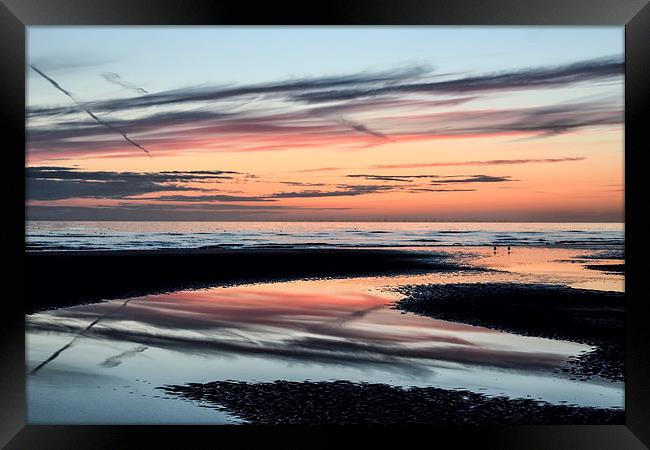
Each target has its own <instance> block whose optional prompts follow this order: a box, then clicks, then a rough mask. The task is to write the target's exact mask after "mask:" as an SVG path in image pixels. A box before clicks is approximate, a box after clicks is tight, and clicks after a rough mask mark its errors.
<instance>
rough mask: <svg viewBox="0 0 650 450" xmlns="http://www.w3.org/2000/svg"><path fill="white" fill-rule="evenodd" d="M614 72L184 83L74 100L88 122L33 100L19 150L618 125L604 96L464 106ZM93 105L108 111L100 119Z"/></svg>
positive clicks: (278, 142)
mask: <svg viewBox="0 0 650 450" xmlns="http://www.w3.org/2000/svg"><path fill="white" fill-rule="evenodd" d="M622 75H623V61H622V59H621V58H619V57H613V58H605V59H597V60H589V61H582V62H577V63H574V64H568V65H564V66H557V67H541V68H530V69H523V70H518V71H509V72H503V73H498V74H483V75H461V76H455V77H451V78H450V77H449V76H444V77H440V76H438V77H434V76H433V75H432V73H431V72H430V71H429V69H427V68H422V67H407V68H405V69H399V70H392V71H386V72H378V73H369V72H364V73H359V74H351V75H341V76H328V77H320V78H310V79H298V80H288V81H280V82H269V83H262V84H255V85H244V86H226V87H224V86H216V87H214V86H208V87H194V88H183V89H177V90H173V91H165V92H158V93H153V94H148V95H144V96H136V97H131V98H119V99H111V100H104V101H96V102H89V103H84V104H78V108H79V107H81V108H82V110H83V111H85V112H86V113H87V114H88V115H90V117H91V118H93V120H94V122H95V123H88V122H84V121H83V120H81V119H80V118H79V109H78V108H71V107H39V106H35V107H31V108H30V109H29V110H28V127H27V138H28V148H29V151H30V153H31V154H32V155H51V154H52V153H54V154H55V155H56V156H59V157H60V156H66V155H68V156H75V155H83V156H87V157H93V156H95V157H99V156H102V155H104V154H111V155H115V154H116V152H122V153H119V154H120V155H121V156H128V153H126V152H124V151H123V147H124V146H123V144H120V143H119V142H114V141H111V140H110V136H111V135H112V134H115V132H118V133H119V134H120V135H122V137H123V138H124V139H125V141H126V142H127V143H130V144H133V145H138V144H134V143H133V142H131V141H130V138H129V137H128V136H127V135H137V136H138V140H139V141H140V142H142V143H144V144H145V145H147V146H155V147H156V153H157V154H159V155H166V154H177V153H178V152H181V151H182V152H186V151H187V149H192V151H214V152H219V151H237V152H248V151H277V150H287V149H292V148H305V147H315V146H321V147H326V148H336V147H347V148H365V147H368V146H370V145H376V144H385V143H389V142H393V141H396V142H401V141H410V140H428V139H441V138H450V137H481V136H506V137H508V138H509V139H512V137H513V135H514V137H517V136H519V137H524V138H529V137H536V138H544V137H551V136H556V135H560V134H563V133H569V132H573V131H576V130H580V129H582V128H586V127H597V126H612V125H620V124H621V123H622V121H623V105H622V103H621V102H620V99H619V100H616V99H615V98H613V97H612V98H609V99H605V100H602V99H601V100H598V101H596V100H589V99H587V100H584V101H581V102H570V103H559V104H556V105H541V106H527V107H518V108H498V109H486V108H485V106H483V107H480V108H474V109H470V108H469V107H470V106H471V105H472V104H473V103H474V102H475V101H476V100H478V99H480V98H482V97H483V96H486V95H488V94H490V93H494V92H505V91H511V90H521V89H537V88H544V89H550V88H562V87H567V86H572V85H574V84H578V83H601V82H617V83H620V82H622ZM442 78H444V79H442ZM52 81H53V80H52ZM63 92H65V93H66V95H68V94H69V92H67V91H63ZM468 94H471V95H468ZM252 98H254V99H255V101H250V99H252ZM233 102H234V103H233ZM459 108H460V109H459ZM95 112H97V113H111V116H112V117H111V123H110V124H108V123H107V122H106V121H104V120H102V119H100V118H99V117H98V116H97V115H96V114H95ZM97 119H99V120H97ZM341 125H343V127H342V126H341ZM369 138H372V140H369Z"/></svg>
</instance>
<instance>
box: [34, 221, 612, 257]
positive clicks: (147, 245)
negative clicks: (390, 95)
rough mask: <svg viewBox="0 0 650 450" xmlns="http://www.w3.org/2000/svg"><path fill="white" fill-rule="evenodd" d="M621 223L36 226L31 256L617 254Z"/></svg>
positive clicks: (147, 223)
mask: <svg viewBox="0 0 650 450" xmlns="http://www.w3.org/2000/svg"><path fill="white" fill-rule="evenodd" d="M623 242H624V225H623V224H621V223H462V222H459V223H431V222H427V223H417V222H406V223H404V222H400V223H391V222H367V223H364V222H355V223H345V222H40V221H29V222H27V225H26V247H27V248H28V249H30V250H49V251H57V250H97V249H100V250H133V249H163V248H198V247H207V246H223V247H235V248H240V247H246V248H248V247H260V246H295V247H341V246H345V247H347V246H352V247H367V246H372V247H398V246H416V245H417V246H431V245H444V246H449V245H464V246H466V245H499V246H507V245H516V246H519V247H521V246H570V247H590V248H598V247H603V248H607V247H610V246H622V244H623Z"/></svg>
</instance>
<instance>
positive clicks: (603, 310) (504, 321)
mask: <svg viewBox="0 0 650 450" xmlns="http://www.w3.org/2000/svg"><path fill="white" fill-rule="evenodd" d="M398 291H399V292H401V293H403V294H405V295H406V296H407V297H406V298H404V299H402V300H399V301H397V302H396V303H395V305H394V307H395V308H396V309H400V310H403V311H408V312H413V313H416V314H419V315H424V316H429V317H434V318H436V319H442V320H449V321H453V322H461V323H466V324H470V325H478V326H482V327H487V328H493V329H497V330H500V331H507V332H512V333H516V334H521V335H524V336H537V337H545V338H551V339H562V340H568V341H573V342H579V343H583V344H588V345H592V346H594V347H596V350H594V351H592V352H589V353H586V354H585V355H581V356H579V357H578V358H576V359H574V360H573V361H572V362H571V364H569V366H568V367H566V368H565V370H566V371H568V372H570V373H572V374H575V376H576V377H578V378H588V377H593V376H600V377H602V378H605V379H609V380H612V381H622V380H623V379H624V372H623V365H624V361H625V353H624V352H625V330H624V318H625V294H624V293H621V292H606V291H595V290H589V289H575V288H570V287H566V286H561V285H547V284H515V283H459V284H440V285H421V286H404V287H400V288H398Z"/></svg>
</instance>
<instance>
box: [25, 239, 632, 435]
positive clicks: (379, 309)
mask: <svg viewBox="0 0 650 450" xmlns="http://www.w3.org/2000/svg"><path fill="white" fill-rule="evenodd" d="M458 252H459V254H463V255H464V256H463V257H464V258H468V259H469V260H470V261H473V262H474V263H475V264H478V265H483V266H486V267H492V268H498V269H499V270H500V271H494V272H470V271H466V272H456V273H452V274H449V273H448V274H430V275H414V276H399V277H372V278H351V279H335V280H305V281H294V282H282V283H270V284H259V285H242V286H235V287H216V288H212V289H207V290H197V291H182V292H176V293H171V294H164V295H150V296H146V297H140V298H134V299H132V300H131V301H130V302H129V303H128V305H126V306H123V305H124V301H109V302H103V303H97V304H91V305H83V306H77V307H72V308H65V309H59V310H53V311H48V312H42V313H38V314H33V315H31V316H29V317H28V325H29V332H28V346H27V350H28V354H27V364H28V370H32V369H33V368H35V367H37V366H38V365H39V364H42V363H43V361H46V360H47V359H48V358H51V356H52V355H53V354H56V357H55V358H53V359H52V360H51V361H50V362H49V363H48V364H47V365H46V366H44V367H42V369H41V370H39V371H38V372H37V373H36V374H34V375H32V376H30V377H29V378H28V418H29V422H30V423H229V422H236V420H235V419H234V418H232V417H230V416H229V415H228V414H227V413H225V412H223V411H216V410H213V409H209V408H197V407H196V405H194V404H192V403H189V402H185V401H183V400H178V399H172V398H165V395H164V394H161V393H160V391H158V390H155V389H154V388H155V387H156V386H160V385H163V384H184V383H188V382H201V381H214V380H243V381H273V380H277V379H283V380H295V381H304V380H312V381H325V380H337V379H345V380H351V381H357V382H360V381H367V382H378V383H387V384H391V385H399V386H435V387H442V388H447V389H467V390H472V391H475V392H479V393H484V394H487V395H499V394H503V395H507V396H510V397H513V398H536V399H543V400H545V401H548V402H551V403H569V404H577V405H585V406H596V407H622V405H623V384H622V383H612V382H608V381H604V380H601V379H598V378H596V379H592V380H588V381H579V380H573V379H570V378H569V377H570V376H569V375H565V374H564V373H562V372H561V371H560V370H559V369H561V367H563V365H564V364H565V363H566V362H567V360H568V359H569V358H570V357H572V356H576V355H579V354H580V353H582V352H586V351H590V350H591V349H592V348H591V347H589V346H586V345H582V344H576V343H571V342H566V341H557V340H550V339H541V338H534V337H523V336H518V335H513V334H509V333H502V332H497V331H494V330H490V329H486V328H480V327H474V326H469V325H464V324H459V323H452V322H446V321H441V320H434V319H431V318H427V317H420V316H415V315H412V314H404V313H401V312H400V311H397V310H395V309H392V308H391V303H392V302H394V301H395V300H397V299H398V298H400V296H399V294H397V293H396V292H395V291H394V290H393V289H392V288H394V287H395V286H398V285H406V284H428V283H449V282H485V281H499V280H510V281H523V280H528V279H535V280H537V281H540V280H542V281H544V280H546V278H547V277H552V279H553V281H554V282H556V283H557V282H565V283H568V284H580V283H584V282H591V283H595V284H599V283H600V285H602V286H606V287H609V288H611V286H615V287H616V286H621V287H622V276H619V275H611V274H607V273H601V272H598V271H587V270H586V269H584V268H581V267H580V266H579V265H576V264H575V263H572V262H570V261H568V260H570V259H571V257H575V254H576V253H580V252H578V251H573V253H571V254H568V253H567V250H557V249H556V250H550V249H549V250H546V249H526V253H525V254H523V255H522V254H519V255H509V256H508V255H497V256H494V255H490V253H489V252H486V251H484V250H481V249H479V250H477V249H472V250H471V251H468V252H465V253H462V252H463V249H459V250H458ZM472 252H473V253H472ZM583 252H584V251H583ZM569 253H570V252H569ZM506 258H510V259H509V260H508V259H506ZM520 258H523V259H524V260H525V261H521V260H520ZM526 265H527V266H528V267H529V270H528V271H526V270H522V267H523V266H526ZM97 319H99V320H98V321H97V322H96V323H95V324H94V326H93V327H92V328H90V329H87V331H85V332H84V333H83V335H82V336H81V337H80V338H77V339H75V338H76V337H77V336H79V334H80V333H81V332H82V330H84V329H86V328H87V327H88V325H89V324H91V323H92V322H93V321H96V320H97ZM70 342H72V345H69V346H68V344H70ZM66 346H67V347H66ZM61 349H64V351H61V352H60V353H58V354H57V351H59V350H61Z"/></svg>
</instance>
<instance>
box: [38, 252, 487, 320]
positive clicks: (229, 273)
mask: <svg viewBox="0 0 650 450" xmlns="http://www.w3.org/2000/svg"><path fill="white" fill-rule="evenodd" d="M448 258H449V257H448V256H446V255H445V254H441V253H440V254H436V253H431V252H427V253H422V252H420V253H418V252H410V251H396V250H384V249H377V250H374V249H289V248H284V249H283V248H272V249H240V250H237V249H178V250H133V251H63V252H26V256H25V259H26V267H27V268H28V270H27V271H26V274H27V275H26V278H27V279H26V286H27V301H26V313H28V314H30V313H33V312H36V311H40V310H44V309H52V308H57V307H64V306H72V305H78V304H81V303H90V302H95V301H100V300H108V299H115V298H126V297H134V296H141V295H147V294H153V293H162V292H171V291H174V290H180V289H189V288H201V287H209V286H215V285H224V284H235V283H244V282H262V281H281V280H288V279H299V278H309V277H344V276H364V275H390V274H397V273H415V272H425V271H444V270H458V269H459V268H460V266H458V265H457V264H456V263H454V262H453V261H452V260H451V259H448ZM471 270H477V269H471Z"/></svg>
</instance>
